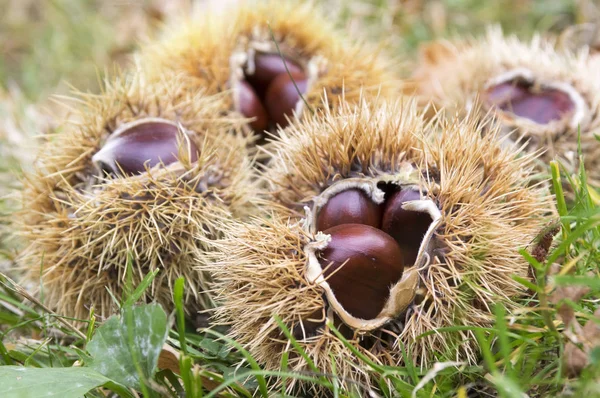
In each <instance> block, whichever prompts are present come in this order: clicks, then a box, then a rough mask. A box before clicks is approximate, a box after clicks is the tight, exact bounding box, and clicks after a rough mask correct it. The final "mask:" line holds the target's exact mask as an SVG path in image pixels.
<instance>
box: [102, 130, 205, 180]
mask: <svg viewBox="0 0 600 398" xmlns="http://www.w3.org/2000/svg"><path fill="white" fill-rule="evenodd" d="M182 150H183V151H186V152H187V155H188V156H189V160H190V162H192V163H193V162H195V161H196V160H198V148H197V147H196V145H195V144H194V142H193V141H192V140H191V139H190V138H189V137H187V136H186V135H185V133H182V132H180V131H179V129H178V128H177V126H176V125H175V124H174V123H171V122H169V121H166V120H164V121H163V120H142V121H137V122H133V123H130V124H127V125H125V126H123V127H122V128H121V129H120V130H118V131H115V132H114V133H113V135H111V136H110V137H109V138H108V140H107V141H106V143H105V144H104V146H103V147H102V148H101V149H100V151H98V152H97V153H96V154H95V155H94V157H93V158H92V162H93V163H94V164H95V165H96V167H98V168H99V169H100V170H102V171H103V172H105V173H107V174H112V175H125V176H132V175H137V174H141V173H143V172H145V171H146V169H147V168H152V167H154V166H156V165H158V164H163V165H165V166H167V165H169V164H171V163H174V162H177V161H179V160H180V159H179V158H180V153H181V151H182Z"/></svg>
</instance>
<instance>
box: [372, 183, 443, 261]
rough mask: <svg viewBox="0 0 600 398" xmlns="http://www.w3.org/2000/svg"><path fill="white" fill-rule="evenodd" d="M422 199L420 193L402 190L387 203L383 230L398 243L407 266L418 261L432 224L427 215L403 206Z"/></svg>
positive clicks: (382, 223) (384, 210) (384, 211)
mask: <svg viewBox="0 0 600 398" xmlns="http://www.w3.org/2000/svg"><path fill="white" fill-rule="evenodd" d="M420 198H421V196H420V194H419V192H418V191H413V190H410V189H405V190H401V191H398V192H395V193H394V194H392V195H391V196H390V197H389V198H388V199H387V200H386V202H385V206H384V209H383V218H382V221H381V230H382V231H384V232H386V233H387V234H389V235H390V236H391V237H392V238H394V239H395V240H396V242H398V244H399V245H400V247H401V248H402V251H403V260H404V262H405V264H407V265H412V264H413V263H414V261H415V260H416V259H417V254H418V252H419V247H420V245H421V242H422V241H423V237H424V236H425V234H426V233H427V229H429V225H430V224H431V222H432V219H431V216H430V215H429V214H427V213H422V212H418V211H411V210H405V209H403V208H402V206H403V205H404V204H405V203H406V202H409V201H412V200H419V199H420Z"/></svg>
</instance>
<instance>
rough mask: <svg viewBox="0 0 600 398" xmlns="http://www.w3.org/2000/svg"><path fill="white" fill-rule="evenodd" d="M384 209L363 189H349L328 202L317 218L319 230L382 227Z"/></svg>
mask: <svg viewBox="0 0 600 398" xmlns="http://www.w3.org/2000/svg"><path fill="white" fill-rule="evenodd" d="M381 214H382V208H381V206H380V205H378V204H377V203H375V202H373V200H372V199H371V198H370V197H369V196H368V195H367V194H366V193H365V191H363V190H362V189H356V188H353V189H347V190H345V191H342V192H340V193H338V194H336V195H334V196H332V197H331V198H329V200H328V201H327V204H325V206H323V207H322V208H321V209H320V211H319V214H318V216H317V230H318V231H324V230H326V229H329V228H331V227H335V226H336V225H340V224H365V225H370V226H372V227H374V228H379V227H380V226H381Z"/></svg>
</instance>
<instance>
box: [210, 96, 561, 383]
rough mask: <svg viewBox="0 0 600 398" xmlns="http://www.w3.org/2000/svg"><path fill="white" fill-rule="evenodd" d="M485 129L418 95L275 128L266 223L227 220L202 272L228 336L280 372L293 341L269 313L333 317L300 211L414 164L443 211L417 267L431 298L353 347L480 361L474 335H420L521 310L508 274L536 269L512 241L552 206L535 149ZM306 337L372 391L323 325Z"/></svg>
mask: <svg viewBox="0 0 600 398" xmlns="http://www.w3.org/2000/svg"><path fill="white" fill-rule="evenodd" d="M479 123H480V121H479V120H478V119H477V118H476V117H472V116H469V117H467V118H466V119H463V120H462V121H461V120H452V121H440V120H437V118H436V119H435V120H433V121H431V122H426V121H424V116H423V114H421V113H419V112H418V111H417V110H416V106H415V104H414V103H406V104H400V103H394V104H382V103H378V104H374V105H367V104H366V103H361V104H360V106H358V107H356V108H354V107H351V106H344V107H343V109H341V111H340V112H339V113H335V112H329V111H328V112H325V113H323V114H320V115H316V116H311V117H310V118H308V119H307V120H306V121H304V122H303V123H300V124H298V125H294V126H291V127H289V128H288V129H286V130H284V131H280V133H281V140H280V141H279V142H277V143H276V144H275V148H276V150H275V151H274V157H273V159H272V160H271V163H269V165H268V167H267V169H266V171H265V173H264V177H265V179H266V180H267V181H268V183H269V184H270V191H271V192H272V195H273V196H272V199H273V201H274V206H275V207H274V210H273V215H272V217H271V219H270V221H265V220H263V219H258V218H257V219H255V220H254V222H252V223H234V224H231V225H229V226H228V228H227V232H226V234H225V238H224V239H222V240H220V241H219V242H218V244H217V247H218V250H217V251H216V252H215V253H216V256H217V259H216V260H217V261H216V262H214V263H209V264H208V267H207V269H209V270H210V271H211V273H213V275H214V277H215V280H216V291H217V297H218V302H219V304H220V306H219V307H218V308H217V309H216V318H217V319H218V320H219V321H221V322H223V323H225V324H228V325H230V327H231V328H230V336H231V337H232V338H234V339H235V340H236V341H238V342H240V343H242V344H243V345H244V346H245V347H247V348H248V349H249V351H250V352H251V353H252V355H253V356H254V357H255V358H256V359H257V360H259V361H260V362H261V363H263V364H264V365H265V366H266V367H267V368H268V369H277V368H278V367H279V366H280V364H281V358H282V355H283V353H284V352H286V351H291V350H292V349H291V348H290V346H289V345H288V344H289V343H287V342H286V339H285V338H284V337H283V335H282V333H281V331H280V329H279V327H278V325H277V323H276V322H275V320H274V317H275V316H279V317H281V319H282V321H283V323H284V324H285V325H286V326H287V327H288V328H289V329H290V330H296V331H298V330H301V329H300V328H301V326H300V320H301V319H305V320H306V319H308V318H313V319H314V318H315V317H317V318H318V317H321V316H322V315H315V313H317V314H321V313H322V314H325V312H324V311H323V308H324V305H325V303H324V298H323V290H322V289H321V288H320V287H318V286H315V285H313V284H311V283H310V282H309V281H308V280H307V278H306V270H305V267H306V262H307V256H306V254H305V251H304V248H305V245H306V244H307V243H309V242H313V241H314V240H315V239H316V238H315V235H314V234H312V233H311V232H310V231H309V228H308V227H307V225H306V222H304V220H301V219H300V217H301V216H302V208H303V206H310V205H311V202H312V201H313V200H314V199H315V198H316V197H317V196H318V195H319V194H320V193H321V192H323V191H324V190H325V189H326V188H327V187H329V186H331V185H332V184H333V183H335V182H339V181H341V180H343V179H346V178H356V177H364V178H377V177H379V176H381V175H394V174H401V173H403V171H402V170H405V166H406V165H407V164H410V165H413V166H415V167H416V168H417V169H418V170H419V171H420V172H419V173H418V174H417V175H418V180H419V185H420V186H421V187H423V188H424V189H425V190H426V191H427V192H429V193H428V197H429V198H430V199H432V200H433V201H434V202H435V204H436V205H437V206H438V208H439V209H440V210H441V213H442V219H441V222H440V224H439V227H438V228H437V230H436V231H435V233H434V238H433V239H434V242H435V246H436V249H435V250H434V251H433V256H432V258H431V261H430V263H429V265H428V266H427V267H424V268H423V269H421V270H420V286H421V288H422V289H423V291H424V293H423V294H424V299H423V301H422V302H420V303H419V304H417V303H414V304H413V305H412V306H411V307H410V309H409V310H408V312H407V313H406V314H405V315H404V316H402V317H400V318H398V319H396V320H395V321H393V322H391V323H389V324H387V325H386V326H384V327H383V328H382V329H381V330H379V331H376V332H372V333H366V335H365V337H363V340H368V339H373V338H375V339H377V340H378V341H379V342H378V343H377V344H374V345H373V346H372V347H371V348H368V346H363V345H361V344H359V343H358V340H357V339H356V338H357V337H358V336H356V335H355V339H354V340H352V341H351V344H352V345H353V346H354V347H355V348H356V349H357V350H358V351H359V352H361V353H362V354H364V355H365V356H366V357H368V358H369V359H370V360H372V361H373V362H375V363H377V364H380V365H397V364H400V363H402V362H403V356H402V349H406V351H407V352H408V355H409V356H410V358H411V359H412V360H413V361H415V362H416V363H417V364H419V365H421V366H427V365H429V364H431V363H432V362H433V361H435V360H436V359H437V356H438V355H441V358H445V359H448V356H450V357H451V358H453V359H454V360H458V361H466V362H469V363H474V362H475V361H476V360H477V357H478V351H477V345H476V343H475V342H474V340H475V339H474V336H473V333H472V332H471V331H468V330H462V331H456V332H453V333H432V334H430V335H427V336H421V335H422V334H423V333H425V332H434V331H436V330H438V329H440V328H444V327H450V326H456V325H467V326H489V325H490V323H492V321H493V319H494V316H493V313H492V310H491V307H492V305H493V304H494V303H501V304H502V305H504V306H505V308H506V309H507V310H508V311H511V310H513V309H515V307H517V306H518V304H517V303H516V302H515V301H513V300H511V299H513V298H515V297H516V296H519V295H521V294H522V293H523V287H522V285H520V284H519V283H517V282H515V280H514V279H513V276H514V275H518V276H520V277H523V278H526V277H527V275H528V263H527V262H526V261H525V259H524V258H523V257H522V256H521V255H520V254H519V252H518V250H517V249H518V248H519V247H526V246H528V245H529V244H530V243H531V242H532V240H533V239H534V237H535V236H536V234H537V233H538V232H539V231H540V229H541V227H542V215H543V212H544V211H546V209H547V208H548V206H550V204H549V199H548V198H547V197H546V195H545V194H544V192H545V191H544V190H543V189H542V188H539V187H535V186H532V185H530V184H528V177H529V174H528V172H529V171H531V167H532V165H531V161H532V157H531V156H529V157H528V156H520V157H519V156H517V155H516V148H514V147H513V146H510V145H509V146H508V147H507V148H502V147H501V145H500V143H499V142H498V134H499V131H498V129H497V128H494V127H490V132H489V134H487V135H485V136H481V135H480V134H478V133H477V131H476V130H475V129H476V128H478V127H477V126H478V125H479ZM403 168H404V169H403ZM282 205H283V207H284V208H288V209H291V210H292V212H288V211H284V210H282V208H281V207H280V206H282ZM294 211H295V212H294ZM319 311H320V312H319ZM305 326H306V325H305ZM299 344H300V346H301V347H302V348H303V349H304V350H306V352H307V354H308V357H309V358H310V359H311V360H312V361H314V363H315V364H316V366H317V367H318V368H319V369H320V370H322V371H323V372H325V373H333V372H334V369H335V372H336V373H337V375H338V376H339V377H340V382H341V383H342V384H343V385H344V386H345V387H346V388H352V387H353V386H354V384H353V383H354V382H358V383H359V385H363V386H364V385H366V386H369V385H370V383H371V381H372V379H371V378H370V375H369V370H368V367H367V366H365V365H364V364H362V363H360V361H359V360H358V359H357V357H356V356H355V355H354V354H353V353H352V351H351V350H350V349H349V348H348V347H346V346H345V345H344V344H343V343H342V342H341V341H340V340H339V339H338V338H336V337H335V336H334V334H333V333H332V331H331V330H329V329H328V328H325V330H323V331H322V332H319V333H317V334H316V335H315V336H313V337H309V338H307V339H304V340H300V342H299ZM366 347H367V348H366ZM288 367H289V369H290V370H294V371H306V370H308V364H307V361H306V359H304V358H303V357H301V356H299V355H295V354H290V357H289V362H288Z"/></svg>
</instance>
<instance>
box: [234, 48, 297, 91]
mask: <svg viewBox="0 0 600 398" xmlns="http://www.w3.org/2000/svg"><path fill="white" fill-rule="evenodd" d="M286 65H287V69H288V70H289V71H290V73H301V72H302V69H301V68H300V66H298V65H297V64H296V63H294V62H292V61H290V60H289V59H287V58H286V59H285V64H284V58H282V57H281V55H279V54H257V55H256V57H254V73H253V74H251V75H247V76H246V80H248V82H250V84H252V86H253V87H254V88H255V90H256V92H257V93H258V95H259V96H262V95H264V93H265V91H266V90H267V87H268V86H269V84H270V83H271V82H272V81H273V79H275V78H276V77H277V76H279V75H281V74H282V73H285V74H287V70H286V69H285V66H286Z"/></svg>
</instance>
